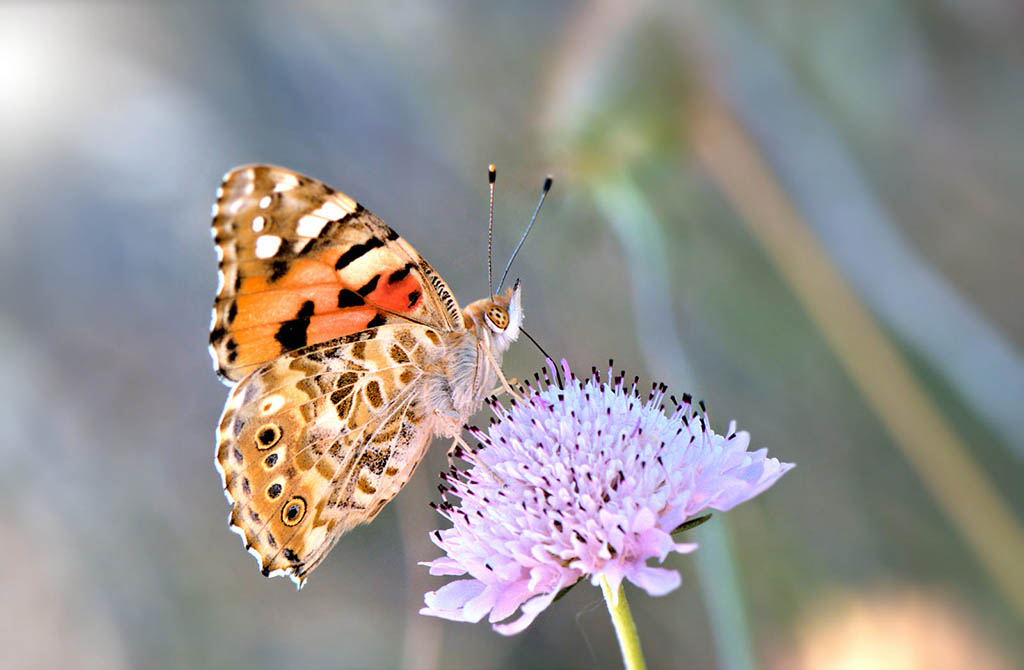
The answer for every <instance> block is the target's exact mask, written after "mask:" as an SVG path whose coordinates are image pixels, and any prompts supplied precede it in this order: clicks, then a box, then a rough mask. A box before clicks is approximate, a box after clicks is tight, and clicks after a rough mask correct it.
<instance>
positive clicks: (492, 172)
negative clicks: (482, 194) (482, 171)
mask: <svg viewBox="0 0 1024 670" xmlns="http://www.w3.org/2000/svg"><path fill="white" fill-rule="evenodd" d="M497 176H498V168H496V167H494V163H491V164H490V165H488V166H487V179H488V180H489V181H490V182H491V183H492V184H493V183H494V178H495V177H497Z"/></svg>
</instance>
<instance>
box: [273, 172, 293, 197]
mask: <svg viewBox="0 0 1024 670" xmlns="http://www.w3.org/2000/svg"><path fill="white" fill-rule="evenodd" d="M298 185H299V180H298V179H296V178H295V175H293V174H288V173H287V172H282V173H281V174H279V175H278V181H277V183H276V184H274V193H283V192H284V191H290V190H292V189H293V188H295V187H296V186H298Z"/></svg>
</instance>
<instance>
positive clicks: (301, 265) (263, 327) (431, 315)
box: [210, 165, 464, 382]
mask: <svg viewBox="0 0 1024 670" xmlns="http://www.w3.org/2000/svg"><path fill="white" fill-rule="evenodd" d="M213 215H214V218H213V238H214V242H215V244H216V247H217V254H218V260H219V286H218V291H217V297H216V300H215V302H214V309H213V317H212V324H211V332H210V351H211V355H212V356H213V358H214V363H215V367H216V369H217V372H218V374H219V375H220V376H221V377H222V378H223V379H225V380H227V381H228V382H235V381H238V380H240V379H242V378H243V377H244V376H245V375H246V374H248V373H249V372H251V371H252V370H254V369H256V368H257V367H259V366H260V365H261V364H263V363H265V362H267V361H270V360H272V359H274V358H276V357H278V356H280V355H281V354H283V353H285V352H287V351H292V350H296V349H301V348H302V347H305V346H309V345H313V344H317V343H319V342H325V341H328V340H331V339H334V338H337V337H341V336H343V335H348V334H352V333H357V332H359V331H362V330H365V329H367V328H374V327H378V326H382V325H385V324H392V323H409V322H413V323H419V324H423V325H426V326H429V327H431V328H434V329H437V330H440V331H442V332H447V331H453V330H460V329H462V328H463V327H464V324H463V323H462V316H461V314H460V311H459V307H458V304H457V303H456V301H455V299H454V298H453V297H452V294H451V291H450V290H449V288H448V286H447V285H446V284H445V282H444V281H443V280H442V279H441V278H440V276H439V275H438V274H437V273H436V272H435V271H434V270H433V268H431V266H430V265H429V264H428V263H427V262H426V261H425V260H423V259H422V258H421V257H420V255H419V254H418V253H417V252H416V250H415V249H414V248H413V247H412V245H410V244H409V243H408V242H406V241H405V240H404V239H403V238H402V237H401V236H399V235H398V234H397V233H395V232H394V231H393V230H392V229H391V228H390V227H389V226H388V225H387V224H385V223H384V222H383V221H381V220H380V219H378V218H377V217H376V216H374V215H373V214H372V213H371V212H369V211H368V210H366V209H364V208H363V207H362V206H360V205H359V204H358V203H357V202H355V201H354V200H352V199H351V198H349V197H348V196H346V195H345V194H343V193H340V192H339V191H336V190H334V189H332V188H331V187H329V186H327V185H325V184H323V183H321V182H319V181H317V180H315V179H312V178H310V177H306V176H303V175H300V174H298V173H295V172H292V171H290V170H286V169H283V168H277V167H272V166H266V165H255V166H247V167H242V168H238V169H236V170H233V171H231V172H229V173H228V174H227V175H226V176H225V178H224V183H223V184H222V185H221V188H220V189H219V190H218V199H217V202H216V204H215V205H214V208H213Z"/></svg>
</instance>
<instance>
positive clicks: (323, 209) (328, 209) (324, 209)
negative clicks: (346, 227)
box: [313, 200, 355, 221]
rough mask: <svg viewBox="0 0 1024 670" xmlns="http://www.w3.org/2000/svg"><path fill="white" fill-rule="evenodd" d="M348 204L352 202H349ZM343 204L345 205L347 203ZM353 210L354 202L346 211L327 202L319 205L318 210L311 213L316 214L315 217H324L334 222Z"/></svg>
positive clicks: (335, 204) (333, 203)
mask: <svg viewBox="0 0 1024 670" xmlns="http://www.w3.org/2000/svg"><path fill="white" fill-rule="evenodd" d="M349 202H352V201H351V200H349ZM345 204H346V205H347V204H348V203H345ZM354 209H355V203H354V202H353V203H352V206H351V207H349V208H348V209H343V208H342V207H339V206H338V204H337V203H335V202H331V201H330V200H328V201H327V202H325V203H324V204H322V205H320V209H318V210H316V211H315V212H313V213H314V214H316V215H317V216H322V217H324V218H325V219H327V220H328V221H336V220H337V219H340V218H342V217H344V216H345V215H346V214H348V213H349V212H352V211H353V210H354Z"/></svg>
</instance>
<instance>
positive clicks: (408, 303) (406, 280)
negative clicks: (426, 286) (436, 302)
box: [366, 273, 423, 313]
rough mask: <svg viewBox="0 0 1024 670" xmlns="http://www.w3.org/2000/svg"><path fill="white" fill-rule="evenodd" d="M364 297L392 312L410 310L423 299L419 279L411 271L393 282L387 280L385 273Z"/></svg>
mask: <svg viewBox="0 0 1024 670" xmlns="http://www.w3.org/2000/svg"><path fill="white" fill-rule="evenodd" d="M412 298H415V300H413V299H412ZM366 299H367V301H369V302H372V303H373V304H375V305H380V306H381V307H383V308H384V309H387V310H389V311H392V312H399V313H401V312H411V311H412V310H413V309H414V308H415V307H416V306H417V305H418V304H419V303H420V302H421V301H422V300H423V291H422V289H421V287H420V282H419V280H418V279H417V277H416V276H415V275H413V274H411V273H410V274H407V275H406V276H405V277H403V278H402V279H401V280H400V281H397V282H395V283H391V282H389V281H388V278H387V275H385V276H382V277H381V279H380V281H379V282H378V284H377V287H376V288H375V289H374V290H373V292H372V293H370V294H369V295H368V296H366Z"/></svg>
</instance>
